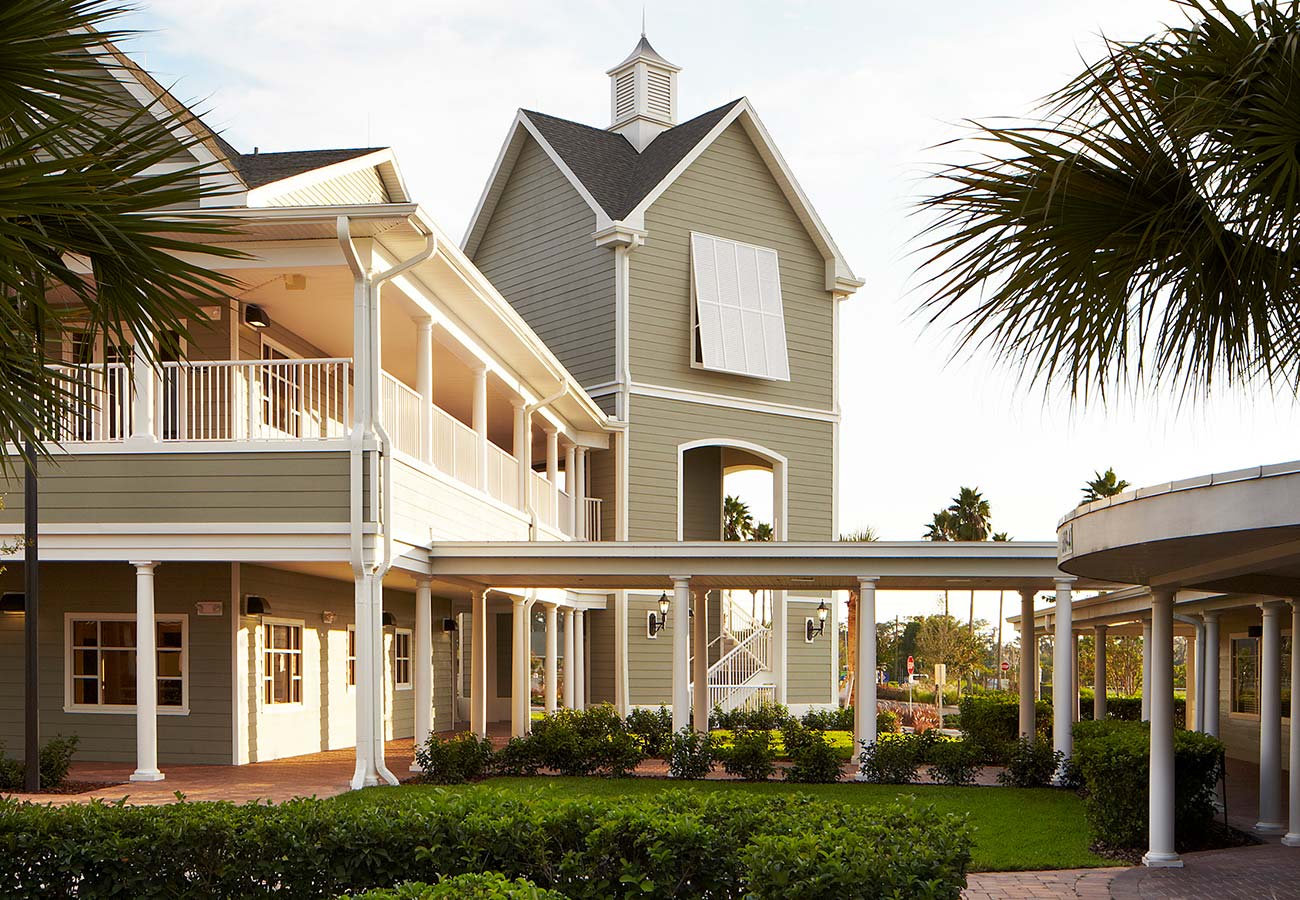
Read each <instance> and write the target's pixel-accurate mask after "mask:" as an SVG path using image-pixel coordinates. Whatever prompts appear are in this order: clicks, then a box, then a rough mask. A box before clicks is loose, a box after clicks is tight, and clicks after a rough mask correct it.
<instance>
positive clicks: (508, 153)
mask: <svg viewBox="0 0 1300 900" xmlns="http://www.w3.org/2000/svg"><path fill="white" fill-rule="evenodd" d="M525 136H531V137H532V138H533V140H535V141H537V143H538V145H539V146H540V147H541V148H542V150H543V151H545V153H546V155H547V156H548V157H549V158H550V160H551V162H552V163H554V164H555V167H556V168H557V169H559V170H560V172H562V173H563V174H564V177H565V178H567V179H568V181H569V184H571V185H573V189H574V190H575V191H577V192H578V194H579V196H581V197H582V199H583V200H584V201H586V203H587V205H588V206H589V207H591V211H592V212H593V213H594V214H595V216H596V225H595V228H594V229H593V230H594V231H603V230H604V229H607V228H609V226H610V225H612V224H614V223H613V220H612V219H610V217H609V215H608V214H607V213H606V212H605V210H604V208H603V207H601V205H600V204H599V203H597V202H596V198H595V197H593V196H592V195H591V192H590V191H588V190H587V187H586V185H584V184H583V183H582V181H581V180H580V179H579V178H578V176H577V175H574V174H573V170H572V169H570V168H569V166H568V164H567V163H565V161H564V160H563V159H561V158H560V155H559V154H558V153H556V152H555V149H554V148H553V147H552V146H551V145H550V142H549V141H547V140H546V138H544V137H542V133H541V132H540V131H538V130H537V126H536V125H534V124H533V122H532V120H531V119H529V118H528V115H527V114H526V113H525V112H524V111H523V110H522V109H521V110H519V111H518V112H516V113H515V120H514V122H512V123H511V124H510V130H509V131H508V132H507V133H506V140H505V143H503V144H502V145H501V152H500V153H498V154H497V161H496V163H495V164H494V165H493V166H492V174H491V176H489V178H488V181H487V185H486V186H485V187H484V188H483V193H482V195H481V196H480V197H479V200H478V206H476V207H475V209H474V215H473V216H471V217H470V220H469V228H468V229H467V230H466V232H465V239H464V240H463V241H461V249H462V250H463V251H464V252H465V254H466V255H468V256H473V255H474V253H475V252H476V251H477V250H478V244H479V241H480V240H482V239H483V232H484V230H486V228H487V224H488V222H490V221H491V219H492V213H493V212H495V211H496V205H497V202H498V201H499V200H500V199H501V193H502V192H503V191H504V190H505V181H506V179H508V178H509V177H510V173H511V172H513V171H514V168H515V161H516V160H518V158H519V153H520V151H521V150H522V149H523V142H524V138H525Z"/></svg>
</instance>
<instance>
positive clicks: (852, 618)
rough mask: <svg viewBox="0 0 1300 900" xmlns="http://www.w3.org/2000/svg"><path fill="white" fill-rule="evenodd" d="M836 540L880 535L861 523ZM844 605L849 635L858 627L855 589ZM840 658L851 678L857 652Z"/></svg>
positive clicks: (873, 538)
mask: <svg viewBox="0 0 1300 900" xmlns="http://www.w3.org/2000/svg"><path fill="white" fill-rule="evenodd" d="M836 540H838V541H849V542H858V543H863V542H872V541H878V540H880V536H879V535H878V534H877V533H876V529H874V528H872V527H871V526H870V525H863V526H862V527H861V528H858V529H855V530H854V531H846V532H844V533H843V534H841V535H840V536H839V537H838V538H836ZM846 605H847V609H846V611H845V612H846V615H845V617H844V620H845V623H846V624H847V625H848V633H849V635H850V636H851V635H855V634H857V633H858V632H857V627H858V592H857V591H849V599H848V603H847V604H846ZM877 634H879V630H877ZM850 645H851V643H850ZM840 659H843V660H844V661H845V670H844V671H845V677H846V678H853V677H854V675H855V673H856V671H857V668H858V661H857V654H856V653H852V652H849V653H845V654H843V655H841V657H840ZM876 659H877V660H878V661H881V662H880V664H881V665H884V662H883V660H885V659H886V657H883V656H880V655H879V654H877V655H876ZM853 690H854V694H855V696H856V693H857V684H856V683H855V684H854V687H853Z"/></svg>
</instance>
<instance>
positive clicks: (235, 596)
mask: <svg viewBox="0 0 1300 900" xmlns="http://www.w3.org/2000/svg"><path fill="white" fill-rule="evenodd" d="M242 576H243V572H242V571H241V570H240V567H239V563H237V562H236V563H231V564H230V691H231V695H232V696H231V698H230V714H231V715H232V716H234V721H233V722H232V723H231V726H230V739H231V744H232V746H231V755H230V759H231V762H233V763H234V764H235V765H237V766H238V765H243V764H244V763H246V762H248V678H247V674H248V670H247V666H246V663H247V661H248V654H247V653H244V654H241V653H240V652H239V635H240V633H241V632H242V631H243V630H244V629H243V628H242V627H241V622H240V619H241V616H240V614H239V613H240V608H239V604H240V600H241V599H242V598H243V596H244V595H243V594H242V593H241V591H240V581H241V579H242Z"/></svg>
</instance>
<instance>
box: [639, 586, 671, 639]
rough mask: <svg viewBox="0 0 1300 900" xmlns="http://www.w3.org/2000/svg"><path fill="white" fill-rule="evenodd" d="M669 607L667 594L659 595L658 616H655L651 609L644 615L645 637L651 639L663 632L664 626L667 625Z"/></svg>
mask: <svg viewBox="0 0 1300 900" xmlns="http://www.w3.org/2000/svg"><path fill="white" fill-rule="evenodd" d="M669 605H670V604H669V602H668V594H667V593H663V594H660V595H659V615H657V616H656V615H655V611H654V610H653V609H652V610H650V612H648V613H646V620H645V632H646V637H651V638H652V637H655V636H657V635H658V634H659V632H661V631H663V630H664V626H665V625H667V624H668V607H669Z"/></svg>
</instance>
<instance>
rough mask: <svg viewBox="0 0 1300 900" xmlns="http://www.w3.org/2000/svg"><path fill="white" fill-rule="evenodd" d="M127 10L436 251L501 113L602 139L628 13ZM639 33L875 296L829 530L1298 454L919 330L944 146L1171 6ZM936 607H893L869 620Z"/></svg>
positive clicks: (1003, 522) (911, 521)
mask: <svg viewBox="0 0 1300 900" xmlns="http://www.w3.org/2000/svg"><path fill="white" fill-rule="evenodd" d="M142 2H146V5H145V6H144V7H143V9H142V10H141V11H140V12H138V13H135V14H133V15H131V16H130V17H129V18H128V20H127V22H126V24H127V25H128V26H130V27H134V28H138V29H142V30H144V31H145V32H147V33H143V34H141V35H139V36H137V37H136V38H134V39H132V40H130V41H128V42H126V43H125V45H124V46H125V48H126V49H127V51H128V52H130V53H131V54H132V55H134V56H135V57H136V58H137V60H139V61H140V62H141V63H143V64H144V65H145V66H146V67H147V68H149V69H150V71H152V72H153V74H154V75H155V77H157V78H158V79H159V80H160V81H162V82H163V83H164V84H167V85H170V86H173V87H174V90H175V92H176V93H177V94H178V96H180V97H181V98H182V99H185V100H188V101H197V105H198V107H199V108H201V109H204V110H206V111H207V119H208V120H209V122H210V123H211V124H212V125H213V126H214V127H217V128H218V129H219V130H221V131H222V132H223V134H224V136H225V137H226V138H227V139H228V140H230V141H231V142H232V143H233V144H234V145H235V146H236V147H237V148H238V149H240V150H241V151H244V152H248V151H250V150H252V148H253V147H254V146H257V147H260V149H261V150H263V151H276V150H296V149H312V148H321V147H353V146H392V147H394V148H395V150H396V152H397V156H398V160H399V162H400V164H401V167H402V171H403V174H404V176H405V177H406V180H407V182H408V184H409V186H410V188H411V189H412V192H413V194H414V196H415V198H416V199H417V200H419V201H420V202H421V204H422V205H423V206H424V207H425V208H426V209H427V210H428V211H429V212H430V213H431V215H432V216H433V218H434V219H435V220H437V221H438V222H439V223H440V224H441V225H442V226H443V228H444V229H446V230H447V231H448V232H449V233H451V234H453V235H460V234H463V233H464V229H465V227H466V224H467V223H468V220H469V217H470V215H471V214H472V213H473V210H474V207H475V205H476V203H477V202H478V198H479V194H480V192H481V190H482V187H483V184H484V182H485V181H486V179H487V176H488V174H489V172H490V169H491V167H492V164H493V162H494V161H495V159H496V156H497V153H498V151H499V149H500V146H501V142H502V140H503V139H504V137H505V134H506V130H507V127H508V126H509V124H510V122H511V120H512V118H513V116H514V113H515V110H516V108H518V107H524V108H530V109H538V110H542V111H545V112H549V113H552V114H555V115H559V116H564V117H567V118H572V119H576V120H578V121H582V122H587V123H590V124H593V125H605V124H608V122H607V120H608V115H609V88H608V81H607V77H606V75H605V71H606V70H607V69H608V68H609V67H611V66H613V65H615V64H616V63H618V62H620V61H621V60H622V59H623V58H624V57H625V56H626V55H627V53H628V52H629V51H630V50H631V48H632V47H633V45H634V44H635V43H636V40H637V38H638V35H639V32H640V27H641V14H642V8H641V5H640V4H637V3H619V2H600V0H566V2H564V3H559V2H530V3H510V2H503V0H475V2H472V3H465V2H450V0H368V2H366V3H365V4H358V3H356V2H355V0H347V2H343V0H274V2H267V0H220V2H211V3H195V2H194V0H152V2H147V0H142ZM645 17H646V30H647V33H648V36H649V38H650V41H651V42H652V43H653V44H654V46H655V48H656V49H657V50H658V51H659V52H660V53H661V54H662V55H663V56H665V57H666V58H668V59H669V60H671V61H673V62H674V63H676V64H677V65H680V66H682V69H683V71H682V72H681V74H680V76H679V77H680V82H679V83H680V88H679V110H680V113H681V118H683V119H685V118H689V117H690V116H692V115H695V114H697V113H700V112H704V111H706V110H709V109H712V108H714V107H716V106H718V105H719V104H721V103H723V102H726V101H728V100H731V99H734V98H736V97H739V96H742V95H743V96H747V97H749V99H750V100H751V101H752V102H753V104H754V106H755V108H756V109H757V110H758V112H759V115H760V116H761V118H762V119H763V122H764V123H765V124H766V126H767V128H768V131H769V132H770V133H771V134H772V136H773V137H774V139H775V140H776V142H777V144H778V146H779V147H780V148H781V151H782V153H783V154H784V156H785V158H786V160H787V161H788V162H789V164H790V166H791V167H792V168H793V170H794V172H795V175H796V176H797V178H798V179H799V181H800V183H801V185H802V186H803V188H804V190H805V192H806V193H807V195H808V196H809V197H810V198H811V200H812V202H813V204H814V205H815V206H816V208H817V210H818V212H819V214H820V215H821V218H822V219H823V221H824V222H825V223H826V225H827V226H828V227H829V229H830V231H831V233H832V234H833V235H834V236H835V238H836V241H837V243H838V244H839V247H840V249H841V251H842V252H843V253H844V255H845V256H846V257H847V259H848V260H849V263H850V264H851V265H852V266H853V268H854V270H855V271H856V273H857V274H858V276H859V277H861V278H864V279H865V280H866V285H865V286H864V287H863V288H862V289H861V290H860V291H859V292H858V293H857V295H856V296H855V297H853V298H852V299H851V300H849V301H848V302H847V303H846V304H845V305H844V306H843V307H842V310H841V312H842V322H841V329H842V330H841V353H842V358H843V362H842V369H841V373H840V380H841V395H842V396H841V402H842V411H843V425H842V431H841V439H842V444H841V467H840V498H839V500H840V527H841V530H845V531H847V530H850V529H853V528H856V527H859V526H863V525H871V526H872V527H874V528H875V529H876V531H877V532H878V533H879V534H880V535H881V536H882V537H883V538H885V539H896V540H912V539H918V538H920V537H921V536H922V534H923V531H924V525H925V523H926V522H927V521H929V519H930V515H931V514H932V513H933V512H934V511H935V510H937V509H939V508H941V507H942V506H944V505H946V504H947V503H948V502H949V500H950V498H952V497H953V496H954V495H955V494H956V493H957V491H958V488H959V487H960V486H962V485H970V486H974V487H978V488H979V489H980V490H982V491H983V493H984V495H985V496H986V497H987V498H988V499H989V500H990V502H991V504H992V512H993V524H994V527H995V529H996V530H999V531H1007V532H1009V533H1010V534H1011V535H1012V537H1014V538H1017V539H1022V540H1051V539H1053V537H1054V533H1055V526H1056V522H1057V520H1058V519H1059V518H1060V517H1061V516H1062V515H1063V514H1064V513H1065V512H1067V511H1068V510H1069V509H1070V508H1071V507H1072V506H1074V505H1075V503H1077V502H1078V500H1079V497H1080V489H1081V485H1082V484H1083V482H1084V481H1086V480H1087V479H1088V478H1089V477H1091V475H1092V473H1093V472H1094V470H1097V469H1105V468H1106V467H1108V466H1114V467H1115V469H1116V470H1117V472H1118V473H1119V475H1120V477H1122V478H1125V479H1127V480H1128V481H1130V482H1132V483H1133V484H1134V485H1135V486H1136V485H1145V484H1155V483H1159V482H1164V481H1169V480H1171V479H1178V478H1184V477H1189V476H1193V475H1198V474H1204V473H1208V472H1214V471H1222V470H1226V469H1235V468H1242V467H1246V466H1252V465H1258V464H1260V463H1268V462H1279V461H1284V460H1290V459H1292V458H1294V457H1296V456H1300V449H1297V448H1296V447H1295V444H1296V443H1297V442H1296V436H1297V425H1300V419H1298V418H1297V414H1296V407H1295V404H1294V402H1287V401H1285V400H1284V401H1281V402H1275V401H1274V400H1273V399H1272V398H1269V397H1267V396H1263V395H1256V394H1251V393H1244V392H1243V393H1235V394H1224V395H1220V396H1218V397H1216V398H1214V399H1213V400H1212V401H1202V402H1198V403H1196V404H1195V405H1191V406H1180V405H1179V404H1177V403H1176V402H1174V401H1173V400H1172V399H1169V398H1167V397H1161V396H1151V395H1142V396H1139V397H1135V398H1134V397H1130V398H1127V399H1125V400H1124V401H1123V402H1121V403H1118V404H1116V405H1113V406H1111V407H1109V408H1103V407H1101V406H1095V405H1089V406H1085V407H1072V406H1071V405H1070V404H1069V403H1068V402H1066V401H1065V400H1063V399H1061V398H1059V397H1048V396H1045V395H1044V394H1043V393H1042V392H1041V391H1039V392H1034V391H1031V390H1030V389H1028V388H1025V387H1023V386H1021V385H1018V384H1017V383H1016V381H1015V379H1014V377H1013V376H1012V374H1011V373H1010V372H1008V371H1007V370H1006V369H1005V368H1004V367H1002V366H1001V365H1000V364H999V363H998V361H997V360H994V359H992V358H990V357H988V356H987V355H982V354H977V355H974V356H968V357H962V358H960V359H957V360H952V359H951V351H952V334H951V333H948V332H945V331H942V330H939V329H934V328H929V329H927V328H925V327H924V323H923V322H922V320H921V319H920V318H918V317H917V316H915V315H914V310H915V309H916V307H917V305H918V304H919V303H920V301H921V300H922V299H924V296H925V295H924V291H923V289H922V285H921V284H920V283H919V280H918V279H917V277H916V275H915V267H916V257H915V255H914V250H915V246H916V245H915V243H914V241H913V240H912V236H913V234H914V233H915V231H916V228H917V224H918V223H917V221H916V219H915V218H914V217H913V216H912V215H910V210H911V209H912V207H913V206H914V204H915V202H916V200H917V198H918V197H920V196H922V195H923V194H924V193H925V192H926V190H927V189H929V188H930V187H931V185H930V184H928V183H927V181H926V175H927V173H928V172H929V171H931V170H932V169H933V167H934V166H935V165H936V164H937V163H941V162H943V161H944V160H945V159H952V158H953V157H952V153H953V152H954V151H953V150H951V149H943V148H936V145H938V144H940V143H941V142H944V141H948V140H951V139H954V138H958V137H960V136H961V135H962V134H963V133H964V126H963V124H962V123H963V122H965V121H967V120H970V119H981V118H993V117H998V116H1017V115H1021V114H1024V113H1026V112H1028V111H1029V110H1030V109H1031V108H1032V105H1033V103H1034V102H1035V100H1036V99H1037V98H1039V97H1041V96H1042V95H1043V94H1045V93H1047V92H1048V91H1050V90H1052V89H1053V88H1055V87H1057V86H1059V85H1061V84H1062V83H1063V82H1064V81H1066V80H1067V79H1068V78H1070V77H1071V76H1072V75H1074V74H1076V73H1077V72H1078V71H1079V70H1081V69H1082V61H1081V60H1082V59H1083V58H1085V57H1086V58H1094V57H1095V56H1096V55H1097V53H1098V51H1099V49H1100V47H1101V41H1100V38H1099V35H1100V34H1103V33H1104V34H1106V35H1108V36H1110V37H1114V38H1136V37H1141V36H1145V35H1147V34H1150V33H1152V32H1153V31H1157V30H1159V28H1160V26H1161V24H1162V23H1165V22H1177V21H1181V14H1180V12H1179V11H1178V7H1177V6H1176V5H1175V4H1174V3H1173V2H1172V0H1088V2H1086V3H1077V2H1065V0H1046V2H1044V0H983V2H971V0H929V2H927V3H921V4H917V3H898V2H895V0H857V2H827V0H815V2H814V0H806V2H787V3H777V2H759V0H746V2H700V0H693V2H662V0H648V2H647V3H646V4H645ZM977 601H978V602H977V609H976V616H977V617H981V618H986V619H993V618H995V616H996V610H997V595H996V594H990V595H987V596H985V595H980V597H978V598H977ZM954 602H955V603H956V605H957V606H958V607H959V608H965V602H967V601H954ZM934 603H935V601H934V597H933V596H927V597H925V598H919V597H916V596H908V595H901V596H893V595H887V596H884V597H882V598H881V603H880V614H881V616H882V617H885V618H892V617H893V616H894V615H895V614H896V613H898V614H901V615H907V614H909V613H911V612H917V611H924V612H932V611H933V607H934ZM1009 605H1015V603H1014V600H1012V601H1009Z"/></svg>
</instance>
